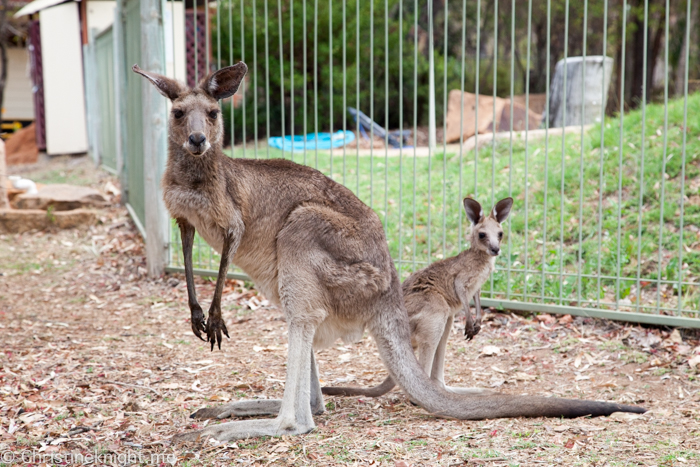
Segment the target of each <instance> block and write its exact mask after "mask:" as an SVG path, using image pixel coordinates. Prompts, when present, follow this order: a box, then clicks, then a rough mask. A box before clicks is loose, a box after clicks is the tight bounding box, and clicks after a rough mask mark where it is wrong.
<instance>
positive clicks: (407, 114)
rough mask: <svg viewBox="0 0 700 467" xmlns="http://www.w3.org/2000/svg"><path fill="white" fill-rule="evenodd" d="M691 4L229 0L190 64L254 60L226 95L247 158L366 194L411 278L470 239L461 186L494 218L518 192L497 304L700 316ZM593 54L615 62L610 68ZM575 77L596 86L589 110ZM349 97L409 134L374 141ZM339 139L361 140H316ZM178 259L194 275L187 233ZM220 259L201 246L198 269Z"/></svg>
mask: <svg viewBox="0 0 700 467" xmlns="http://www.w3.org/2000/svg"><path fill="white" fill-rule="evenodd" d="M170 2H172V0H170ZM681 3H682V4H676V5H675V7H674V8H675V9H672V8H671V6H670V5H669V1H668V0H666V1H665V4H664V2H663V1H662V2H649V1H644V2H641V3H638V4H635V5H632V6H630V5H628V2H627V1H626V0H623V1H620V2H615V3H614V4H613V2H612V1H610V3H609V2H608V0H599V1H593V0H584V2H578V3H576V4H575V5H572V4H570V2H569V0H561V1H554V0H542V1H535V0H529V1H527V2H516V1H515V0H511V1H510V2H503V1H501V3H500V4H499V1H498V0H494V1H491V2H487V1H481V0H479V1H476V2H467V1H466V0H461V1H458V0H452V1H448V0H441V1H437V0H427V1H420V2H418V1H416V2H411V1H409V0H403V1H402V0H391V1H390V0H373V1H360V0H355V1H353V0H350V1H347V2H345V1H344V2H333V1H332V0H329V1H328V2H326V1H325V0H324V1H320V0H295V1H290V2H281V1H280V0H278V1H277V2H276V3H275V2H270V1H269V0H256V1H250V0H248V1H244V0H241V1H236V0H230V1H221V2H217V3H216V7H215V8H205V7H204V4H202V5H201V7H200V8H194V9H192V10H190V12H189V13H188V14H186V15H184V18H185V22H186V23H187V22H188V21H191V24H189V26H188V24H185V27H184V30H185V31H189V32H191V33H192V34H193V37H192V38H190V39H188V41H189V42H190V43H191V44H192V46H193V47H192V48H191V49H189V51H188V54H187V57H176V58H173V61H176V60H186V61H187V68H188V73H189V76H190V82H196V81H197V80H198V79H201V78H202V77H203V76H205V75H206V73H207V72H208V71H210V70H213V69H216V68H220V67H223V66H227V65H230V64H234V63H236V62H238V61H239V60H242V61H245V62H246V63H247V64H248V67H249V74H248V76H247V78H246V81H245V82H244V83H243V85H242V87H241V90H240V91H239V93H238V94H237V95H236V96H235V97H234V98H233V99H232V100H230V101H227V102H223V103H222V107H223V110H224V115H225V116H226V127H227V138H228V142H229V143H230V148H229V149H228V150H229V151H230V155H231V157H248V158H269V157H284V158H288V159H291V160H293V161H295V162H298V163H300V164H306V165H310V166H313V167H315V168H317V169H318V170H320V171H321V172H323V173H324V174H326V175H327V176H329V177H331V178H333V179H334V180H336V181H338V182H340V183H342V184H344V185H345V186H347V187H348V188H350V189H351V190H352V191H353V192H354V193H355V194H356V195H357V196H358V197H360V199H362V200H363V201H364V202H365V203H367V204H368V205H369V206H371V207H372V208H373V209H374V210H375V211H376V212H377V214H378V215H379V217H380V218H381V219H382V221H383V223H384V227H385V230H386V234H387V238H388V242H389V248H390V251H391V254H392V257H393V258H394V261H395V263H396V266H397V268H398V269H399V272H400V275H401V277H402V279H403V278H405V277H407V275H408V274H410V273H411V272H413V271H415V270H417V269H420V268H422V267H425V266H426V265H428V264H430V263H431V262H433V261H436V260H439V259H442V258H446V257H449V256H453V255H456V254H457V253H458V252H459V251H461V250H463V249H464V248H465V247H467V245H465V233H466V232H467V230H468V225H467V224H466V222H467V220H466V217H465V216H464V215H463V211H462V203H461V200H462V198H463V197H465V196H472V197H474V198H475V199H477V200H478V201H479V202H481V203H482V205H483V206H484V210H485V211H486V210H487V209H489V208H490V207H491V206H493V205H494V204H495V202H496V201H498V200H499V199H501V198H503V197H506V196H512V197H513V198H514V199H515V205H514V208H513V211H512V214H511V218H510V220H509V221H508V222H507V225H506V226H505V230H506V233H505V244H504V245H503V246H502V254H501V256H500V257H499V258H498V259H497V261H496V271H495V273H494V274H493V275H492V277H491V279H490V280H489V282H488V283H487V284H486V285H485V287H484V289H483V290H482V297H483V299H482V300H483V303H484V304H486V305H491V306H496V307H504V308H510V309H521V310H530V311H547V312H560V313H572V314H578V315H588V316H599V317H609V318H613V319H627V320H632V321H641V322H651V323H658V324H671V325H683V326H696V327H700V319H698V318H700V316H698V308H699V307H700V291H699V290H698V284H697V278H698V274H699V273H700V251H699V248H698V247H699V246H700V236H699V234H698V232H699V231H700V192H699V191H698V190H699V188H700V183H698V174H700V170H699V167H700V157H699V155H698V154H699V153H700V138H699V136H700V123H698V122H696V121H694V120H693V119H691V120H689V119H688V113H689V112H691V114H692V112H693V111H696V112H697V111H700V95H697V94H692V93H691V94H689V73H690V72H691V71H692V70H694V68H693V67H694V66H695V65H694V64H692V63H691V62H690V58H691V54H690V51H691V49H692V48H693V47H695V46H694V44H693V41H692V40H691V39H692V38H693V37H695V27H696V26H695V25H694V24H693V22H692V21H691V8H692V6H691V2H690V1H687V2H685V3H683V2H681ZM208 5H211V4H208ZM202 16H203V17H204V18H205V19H204V23H203V26H200V24H201V17H202ZM672 28H674V30H673V32H672ZM659 34H660V35H659ZM650 35H651V36H653V37H651V39H652V41H651V42H650V40H649V39H650ZM691 36H692V37H691ZM202 40H204V46H202V44H201V42H200V41H202ZM652 42H653V44H652ZM679 44H680V45H679ZM640 48H641V50H642V53H641V54H640V53H639V50H638V49H640ZM632 49H634V50H632ZM202 53H204V54H205V56H204V60H202V59H201V55H200V54H202ZM594 56H595V57H598V58H600V56H603V57H605V56H608V57H611V58H612V60H610V59H609V60H608V61H607V62H606V60H602V62H601V63H603V68H602V70H603V72H602V73H599V77H597V78H591V76H592V75H591V74H590V72H591V70H592V68H591V67H592V65H590V64H591V63H593V62H591V61H590V60H587V59H588V58H592V57H594ZM573 57H583V59H576V60H574V59H573ZM630 57H632V58H630ZM560 60H563V62H561V64H560V65H559V67H555V65H556V64H557V62H558V61H560ZM577 60H578V62H577ZM608 62H609V63H610V65H608V66H612V70H610V68H607V69H606V65H605V63H608ZM202 63H203V64H204V67H203V68H204V69H202V66H201V65H202ZM577 63H578V65H577ZM587 66H588V67H589V68H588V73H587ZM560 68H561V70H559V69H560ZM555 70H559V72H558V76H555V75H556V73H555ZM606 73H607V74H606ZM611 76H612V79H611ZM591 80H596V82H595V83H592V81H591ZM608 82H610V84H609V85H608ZM552 86H554V88H552ZM572 86H574V87H578V86H580V87H581V88H585V89H588V90H589V89H590V88H591V86H593V88H594V89H597V91H596V93H597V94H596V95H595V96H594V98H591V97H590V92H588V91H586V92H587V93H588V97H587V98H584V99H581V102H580V103H579V110H578V111H577V112H578V113H577V114H575V115H574V113H573V112H572V111H571V109H572V108H574V106H573V104H571V102H569V101H570V99H572V97H571V96H573V95H575V94H576V93H575V92H574V91H572V90H571V88H572ZM465 92H467V93H473V94H465ZM579 94H581V95H585V93H583V91H581V92H580V93H579ZM557 99H558V100H559V101H561V102H562V103H560V104H559V105H560V108H561V109H562V112H563V115H562V116H561V123H557V124H554V123H553V118H554V111H553V105H554V104H555V102H554V101H557ZM538 103H539V104H538ZM538 105H539V108H538V107H537V106H538ZM587 105H588V106H589V109H588V111H587V110H586V106H587ZM350 107H352V108H354V109H359V110H361V111H362V112H363V113H365V114H366V115H367V116H368V117H369V118H370V119H372V121H374V122H375V123H377V124H379V125H381V126H383V127H384V128H386V129H387V130H395V131H396V132H395V133H393V134H389V132H388V131H387V132H386V133H385V134H383V135H381V130H382V128H381V126H368V127H367V129H366V131H365V132H364V133H366V136H365V135H364V134H363V132H361V131H359V130H358V127H357V124H356V122H355V121H354V120H353V118H352V117H351V115H350V113H349V112H348V109H349V108H350ZM593 108H595V110H591V109H593ZM567 109H568V110H567ZM567 111H568V112H569V115H567ZM586 112H588V114H587V113H586ZM592 113H594V114H595V115H592V116H591V114H592ZM523 115H524V116H523ZM586 115H588V116H589V117H588V118H589V122H591V123H590V124H586V122H585V121H584V120H585V118H586ZM471 122H473V123H471ZM484 122H486V123H484ZM567 123H568V124H570V125H576V126H573V127H572V126H567ZM470 125H471V126H473V127H472V128H468V127H470ZM454 128H457V129H458V136H457V138H456V141H454V142H448V139H450V137H449V136H450V133H451V132H452V133H454ZM465 128H466V129H468V130H469V131H466V130H465ZM338 130H343V131H353V132H354V133H355V140H354V142H353V143H351V144H349V145H344V146H342V147H340V148H336V149H333V150H320V149H317V148H312V147H311V145H312V144H314V138H315V136H316V135H317V134H318V133H320V132H330V133H333V132H335V131H338ZM504 130H505V131H504ZM472 134H473V136H471V135H472ZM303 135H309V137H308V138H306V137H303ZM274 136H281V137H285V136H296V137H297V139H298V141H297V143H298V144H300V145H301V148H300V149H299V150H298V151H290V150H285V149H276V148H275V147H273V146H271V145H270V144H268V140H269V138H270V137H274ZM391 138H393V140H394V141H398V146H399V147H398V148H393V147H391V144H390V142H391V141H390V139H391ZM170 253H171V254H170V268H169V269H170V270H182V264H183V263H182V251H181V244H180V239H179V233H178V232H177V230H176V229H175V228H173V229H172V234H171V249H170ZM218 261H219V256H218V255H217V254H216V253H215V252H213V251H212V250H211V249H210V248H209V247H208V246H207V245H206V243H204V241H203V240H201V239H200V238H199V237H197V240H196V248H195V253H194V264H195V268H196V270H197V272H198V273H201V274H210V275H215V274H216V269H217V267H218ZM235 275H236V273H234V276H235ZM237 277H240V276H237Z"/></svg>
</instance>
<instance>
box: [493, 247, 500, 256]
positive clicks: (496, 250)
mask: <svg viewBox="0 0 700 467" xmlns="http://www.w3.org/2000/svg"><path fill="white" fill-rule="evenodd" d="M500 251H501V249H500V248H499V247H497V246H492V247H491V255H492V256H498V253H500Z"/></svg>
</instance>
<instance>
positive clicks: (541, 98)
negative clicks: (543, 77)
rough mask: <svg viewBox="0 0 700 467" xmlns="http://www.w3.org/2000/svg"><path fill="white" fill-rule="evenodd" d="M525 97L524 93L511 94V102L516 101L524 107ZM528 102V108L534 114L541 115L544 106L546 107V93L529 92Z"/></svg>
mask: <svg viewBox="0 0 700 467" xmlns="http://www.w3.org/2000/svg"><path fill="white" fill-rule="evenodd" d="M525 97H526V96H525V94H520V95H517V96H513V102H517V103H518V104H521V105H522V106H523V107H524V106H525ZM528 104H529V106H530V110H532V111H533V112H535V113H536V114H540V115H542V114H543V113H544V110H545V108H547V94H530V98H529V99H528Z"/></svg>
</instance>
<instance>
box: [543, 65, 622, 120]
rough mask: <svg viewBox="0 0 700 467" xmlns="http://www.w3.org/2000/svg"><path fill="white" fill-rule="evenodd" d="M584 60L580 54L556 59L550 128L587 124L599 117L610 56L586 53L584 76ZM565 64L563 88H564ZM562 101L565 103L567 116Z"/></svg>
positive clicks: (608, 81) (609, 72) (550, 109)
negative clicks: (557, 60) (564, 58)
mask: <svg viewBox="0 0 700 467" xmlns="http://www.w3.org/2000/svg"><path fill="white" fill-rule="evenodd" d="M583 63H584V62H583V57H569V58H568V59H566V60H563V59H562V60H559V62H557V66H556V68H555V70H554V78H552V86H551V94H550V99H549V115H548V118H549V127H550V128H559V127H562V126H567V125H587V124H589V123H595V122H599V121H600V117H601V116H602V112H603V110H604V109H605V105H606V99H607V97H608V88H609V87H610V79H611V77H612V69H613V59H612V58H610V57H604V56H602V55H589V56H587V57H586V62H585V63H586V66H585V68H586V69H585V73H586V75H585V76H583V72H584V70H583ZM565 64H566V89H564V67H565ZM564 104H566V120H565V119H564ZM584 113H585V115H584Z"/></svg>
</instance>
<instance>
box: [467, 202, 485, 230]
mask: <svg viewBox="0 0 700 467" xmlns="http://www.w3.org/2000/svg"><path fill="white" fill-rule="evenodd" d="M463 202H464V210H465V211H466V213H467V218H468V219H469V222H471V223H472V225H476V224H478V223H479V220H480V219H481V218H482V217H483V216H484V211H483V210H482V209H481V205H480V204H479V202H478V201H477V200H475V199H472V198H464V201H463Z"/></svg>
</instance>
